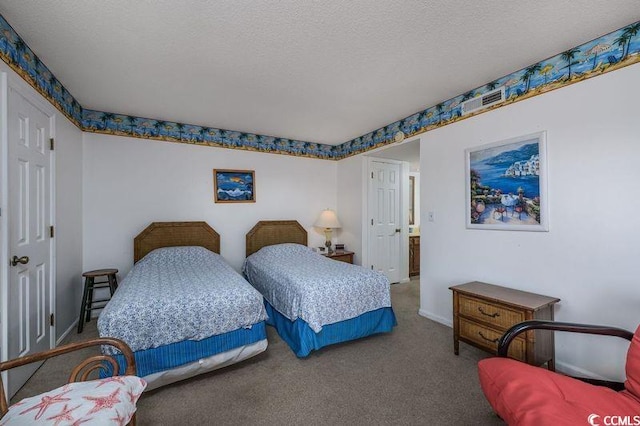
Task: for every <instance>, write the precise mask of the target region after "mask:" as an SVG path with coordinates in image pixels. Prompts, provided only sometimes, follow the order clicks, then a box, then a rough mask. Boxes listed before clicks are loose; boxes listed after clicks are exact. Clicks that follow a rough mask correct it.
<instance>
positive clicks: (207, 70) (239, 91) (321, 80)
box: [0, 0, 640, 144]
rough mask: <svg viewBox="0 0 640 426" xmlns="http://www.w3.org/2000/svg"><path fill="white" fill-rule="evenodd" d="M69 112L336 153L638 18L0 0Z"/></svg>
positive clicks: (629, 3) (359, 4) (383, 7)
mask: <svg viewBox="0 0 640 426" xmlns="http://www.w3.org/2000/svg"><path fill="white" fill-rule="evenodd" d="M0 14H2V15H3V16H4V17H5V18H6V19H7V21H8V22H9V23H10V24H11V25H12V26H13V27H14V29H15V30H16V31H17V32H18V33H19V34H20V35H21V36H22V38H23V39H24V40H25V41H26V43H27V44H28V45H29V46H30V47H31V48H32V49H33V50H34V51H35V53H36V54H37V55H38V56H39V57H40V59H41V60H42V61H43V62H44V63H45V64H46V65H47V66H48V67H49V68H50V69H51V70H52V71H53V73H54V74H55V75H56V77H57V78H58V79H59V80H60V81H61V82H62V83H63V84H64V85H65V87H66V88H67V89H68V90H69V91H70V92H71V94H72V95H73V96H75V97H76V99H77V100H78V101H79V102H80V103H81V104H82V106H83V107H85V108H89V109H94V110H99V111H108V112H116V113H122V114H128V115H134V116H140V117H149V118H156V119H162V120H171V121H179V122H183V123H190V124H199V125H205V126H212V127H217V128H223V129H229V130H237V131H242V132H252V133H257V134H263V135H272V136H278V137H286V138H291V139H298V140H304V141H310V142H321V143H329V144H337V143H342V142H345V141H347V140H349V139H352V138H354V137H357V136H360V135H362V134H364V133H367V132H369V131H372V130H374V129H377V128H379V127H381V126H384V125H386V124H389V123H391V122H393V121H396V120H398V119H401V118H404V117H406V116H408V115H411V114H413V113H415V112H417V111H419V110H421V109H424V108H426V107H429V106H432V105H434V104H436V103H438V102H439V101H441V100H445V99H448V98H451V97H453V96H456V95H458V94H461V93H463V92H465V91H467V90H470V89H473V88H475V87H478V86H481V85H483V84H485V83H487V82H489V81H491V80H494V79H496V78H498V77H501V76H503V75H505V74H508V73H510V72H513V71H516V70H518V69H521V68H523V67H526V66H528V65H531V64H533V63H535V62H537V61H539V60H542V59H545V58H547V57H549V56H552V55H555V54H557V53H560V52H562V51H563V50H566V49H568V48H571V47H574V46H577V45H579V44H582V43H584V42H587V41H589V40H591V39H593V38H596V37H598V36H601V35H603V34H606V33H608V32H611V31H613V30H616V29H618V28H621V27H623V26H625V25H627V24H629V23H632V22H635V21H637V20H640V2H639V1H638V0H571V1H562V2H559V1H557V0H537V1H535V2H533V1H529V0H491V1H471V0H467V1H463V0H377V1H372V0H351V1H344V0H325V1H311V0H218V1H205V0H182V1H175V0H155V1H154V0H138V1H133V0H109V1H104V0H83V1H80V0H57V1H49V0H21V1H17V0H0Z"/></svg>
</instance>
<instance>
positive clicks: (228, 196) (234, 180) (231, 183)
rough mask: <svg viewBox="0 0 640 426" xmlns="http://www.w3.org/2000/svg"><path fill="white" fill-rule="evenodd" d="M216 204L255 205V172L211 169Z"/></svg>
mask: <svg viewBox="0 0 640 426" xmlns="http://www.w3.org/2000/svg"><path fill="white" fill-rule="evenodd" d="M213 188H214V198H215V202H216V203H255V202H256V190H255V172H254V171H253V170H222V169H213Z"/></svg>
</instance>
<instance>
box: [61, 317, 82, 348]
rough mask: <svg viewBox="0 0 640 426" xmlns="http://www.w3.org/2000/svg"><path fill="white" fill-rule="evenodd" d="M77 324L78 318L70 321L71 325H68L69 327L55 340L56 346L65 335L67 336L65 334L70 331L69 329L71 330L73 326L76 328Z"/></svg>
mask: <svg viewBox="0 0 640 426" xmlns="http://www.w3.org/2000/svg"><path fill="white" fill-rule="evenodd" d="M77 326H78V320H77V319H76V320H75V321H74V322H72V323H71V325H70V326H69V328H67V329H66V330H65V331H64V333H62V336H60V337H59V338H58V340H56V346H59V345H60V343H62V341H63V340H64V338H65V337H67V335H69V333H71V330H73V329H74V328H76V327H77Z"/></svg>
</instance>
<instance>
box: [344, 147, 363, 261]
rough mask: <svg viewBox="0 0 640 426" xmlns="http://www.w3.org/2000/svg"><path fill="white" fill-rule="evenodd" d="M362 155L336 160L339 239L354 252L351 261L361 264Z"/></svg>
mask: <svg viewBox="0 0 640 426" xmlns="http://www.w3.org/2000/svg"><path fill="white" fill-rule="evenodd" d="M363 158H364V157H363V156H362V155H357V156H354V157H349V158H346V159H344V160H340V161H338V165H337V168H338V187H337V197H338V214H339V217H340V223H341V224H342V229H341V230H340V241H341V242H343V243H344V244H345V246H346V248H347V250H350V251H352V252H354V256H353V263H355V264H356V265H362V259H363V258H362V255H363V253H362V226H363V225H362V223H363V217H364V216H363V208H364V204H363V203H364V202H365V198H364V192H363V187H362V185H363V178H364V173H365V167H366V163H365V162H364V159H363Z"/></svg>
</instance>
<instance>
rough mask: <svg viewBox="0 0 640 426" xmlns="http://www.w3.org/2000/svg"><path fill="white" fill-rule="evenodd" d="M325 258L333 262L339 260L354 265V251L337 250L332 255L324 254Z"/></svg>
mask: <svg viewBox="0 0 640 426" xmlns="http://www.w3.org/2000/svg"><path fill="white" fill-rule="evenodd" d="M323 256H326V257H328V258H331V259H333V260H337V261H339V262H345V263H351V264H353V252H352V251H346V250H336V251H334V252H333V253H331V254H326V253H325V254H323Z"/></svg>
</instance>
